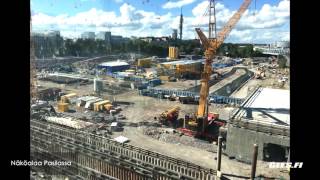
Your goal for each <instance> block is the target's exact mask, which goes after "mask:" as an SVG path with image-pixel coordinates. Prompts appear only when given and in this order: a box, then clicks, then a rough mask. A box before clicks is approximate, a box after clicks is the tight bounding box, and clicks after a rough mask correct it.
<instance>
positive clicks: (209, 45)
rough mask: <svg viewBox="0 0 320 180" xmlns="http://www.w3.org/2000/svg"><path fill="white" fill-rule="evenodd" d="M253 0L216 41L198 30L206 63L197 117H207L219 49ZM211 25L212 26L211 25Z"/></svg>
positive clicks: (235, 16) (246, 0)
mask: <svg viewBox="0 0 320 180" xmlns="http://www.w3.org/2000/svg"><path fill="white" fill-rule="evenodd" d="M251 1H252V0H245V1H244V2H243V3H242V5H241V6H240V8H239V9H238V11H237V12H236V13H235V14H234V15H233V16H232V17H231V18H230V19H229V21H228V22H227V24H226V25H225V26H224V27H223V28H222V30H221V31H220V32H219V33H218V35H217V37H216V39H210V40H209V39H208V38H207V37H206V36H205V35H204V33H203V32H202V31H201V29H200V28H196V29H195V30H196V32H197V34H198V36H199V39H200V41H201V43H202V45H203V47H204V49H205V57H206V63H205V65H204V70H203V73H202V77H201V89H200V99H199V106H198V112H197V117H198V118H200V117H202V118H203V117H205V114H206V108H207V104H208V103H207V98H208V91H209V84H208V82H209V79H210V75H211V72H212V59H213V58H214V56H215V55H216V51H217V49H218V48H219V47H220V45H221V44H222V43H223V42H224V40H225V39H226V38H227V36H228V35H229V33H230V32H231V30H232V29H233V28H234V27H235V25H236V23H237V22H238V21H239V20H240V18H241V16H242V15H243V13H244V12H245V11H246V10H247V9H248V7H249V5H250V3H251ZM209 25H210V24H209Z"/></svg>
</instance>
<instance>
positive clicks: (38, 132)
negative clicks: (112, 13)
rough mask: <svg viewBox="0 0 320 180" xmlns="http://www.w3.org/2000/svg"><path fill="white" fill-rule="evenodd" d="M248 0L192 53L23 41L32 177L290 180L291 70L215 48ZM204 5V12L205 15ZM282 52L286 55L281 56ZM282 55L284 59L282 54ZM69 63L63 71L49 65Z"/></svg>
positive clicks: (269, 59) (202, 37) (202, 38)
mask: <svg viewBox="0 0 320 180" xmlns="http://www.w3.org/2000/svg"><path fill="white" fill-rule="evenodd" d="M250 3H251V0H244V2H243V3H242V4H241V6H240V8H239V9H238V10H237V12H235V14H234V15H233V16H232V17H231V19H229V21H228V22H227V24H225V25H224V26H223V28H222V30H221V31H219V32H216V27H215V16H214V13H215V6H214V4H215V2H214V1H213V0H211V1H210V4H209V13H210V15H209V17H214V18H212V19H211V18H210V21H209V33H208V35H209V36H208V37H207V36H206V35H205V34H204V33H203V31H202V30H201V29H200V28H196V29H195V32H196V33H197V35H198V36H199V39H200V41H201V44H202V46H201V48H203V49H204V52H205V53H204V56H203V57H202V58H200V59H197V60H190V59H187V58H183V57H182V58H180V56H179V49H178V47H169V49H168V58H159V57H156V56H152V57H141V58H140V57H139V58H136V57H133V56H132V55H130V54H121V55H106V56H102V57H94V58H73V59H69V60H67V59H55V60H54V61H45V60H39V59H36V58H35V55H34V52H33V49H34V45H33V43H32V42H33V40H32V39H31V41H30V46H31V54H30V61H31V65H30V67H31V87H30V92H31V108H30V111H31V112H30V113H31V116H30V117H31V118H30V131H31V133H30V134H31V137H30V142H31V159H32V160H44V159H45V160H61V161H62V160H64V161H70V162H72V165H71V166H68V167H60V166H48V167H44V168H41V167H31V174H30V178H33V179H54V178H56V179H59V178H60V179H65V178H68V179H92V180H93V179H94V180H95V179H97V180H98V179H121V180H122V179H132V180H133V179H159V180H160V179H168V180H169V179H190V180H191V179H199V180H214V179H259V178H260V179H290V176H289V171H290V170H288V169H272V168H269V164H268V163H269V162H289V161H290V90H289V89H290V70H289V67H286V68H280V67H279V66H278V64H277V57H278V56H279V55H282V54H276V55H274V54H271V55H269V56H266V57H262V58H255V57H253V58H241V57H239V58H231V57H228V56H218V55H216V52H217V49H218V48H219V47H220V46H221V45H222V44H223V43H224V40H225V39H226V37H227V36H228V35H229V33H230V32H231V31H232V29H233V28H234V26H235V25H236V23H237V22H238V21H239V20H240V18H241V16H242V15H243V13H244V12H245V11H246V10H247V8H248V6H249V5H250ZM211 13H212V14H211ZM285 57H289V54H285ZM288 61H289V60H288ZM57 66H59V67H61V66H68V67H70V71H69V72H67V71H60V70H57V68H56V67H57Z"/></svg>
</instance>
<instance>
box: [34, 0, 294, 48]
mask: <svg viewBox="0 0 320 180" xmlns="http://www.w3.org/2000/svg"><path fill="white" fill-rule="evenodd" d="M215 2H216V19H217V31H220V30H221V28H222V27H223V25H225V24H226V23H227V21H228V20H229V19H230V17H231V16H232V15H233V13H235V12H236V11H237V10H238V8H239V7H240V6H241V4H242V2H243V0H216V1H215ZM30 3H31V14H32V28H33V31H44V30H59V31H60V32H61V35H62V36H65V37H70V38H77V37H80V34H81V33H82V32H85V31H92V32H96V33H98V32H100V31H111V33H112V34H113V35H122V36H124V37H131V36H136V37H145V36H156V37H158V36H170V35H171V34H172V30H173V29H178V27H179V19H180V13H181V8H182V14H183V17H184V23H183V39H194V38H197V34H196V32H195V28H196V27H200V28H201V29H202V30H203V31H204V32H205V34H206V32H207V31H208V22H209V19H208V16H204V14H205V12H206V9H207V7H208V5H209V1H208V0H46V1H44V0H31V1H30ZM289 38H290V1H289V0H252V2H251V4H250V6H249V8H248V9H247V11H246V12H245V13H244V15H243V16H242V17H241V19H240V21H239V22H238V23H237V25H236V26H235V28H234V29H233V30H232V31H231V33H230V34H229V36H228V38H227V39H226V40H225V42H231V43H272V42H275V41H279V40H289Z"/></svg>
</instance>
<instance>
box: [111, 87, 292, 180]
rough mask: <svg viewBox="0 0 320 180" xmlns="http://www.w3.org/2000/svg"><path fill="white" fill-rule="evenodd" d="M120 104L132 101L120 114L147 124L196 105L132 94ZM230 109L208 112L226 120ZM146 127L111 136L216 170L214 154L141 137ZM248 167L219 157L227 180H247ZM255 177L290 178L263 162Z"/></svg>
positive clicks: (215, 108) (129, 128) (213, 108)
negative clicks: (177, 108)
mask: <svg viewBox="0 0 320 180" xmlns="http://www.w3.org/2000/svg"><path fill="white" fill-rule="evenodd" d="M117 99H118V100H119V101H127V102H133V103H134V104H133V105H131V106H128V107H127V108H125V109H124V110H123V111H122V112H121V114H123V115H125V116H126V117H127V121H129V122H135V123H137V122H141V121H150V122H153V121H154V120H153V117H154V116H158V115H160V113H161V112H163V111H164V110H166V109H168V108H170V107H172V106H174V105H179V106H180V107H181V109H182V110H181V113H180V117H181V116H183V115H184V114H185V113H189V112H195V111H196V108H197V105H185V104H180V103H179V102H175V101H168V100H160V99H156V98H151V97H145V96H139V95H137V94H135V93H134V92H131V93H125V94H122V95H119V96H117ZM232 109H233V108H231V107H227V108H226V107H224V106H219V105H212V106H210V111H215V112H218V113H220V116H222V117H225V118H227V117H228V115H229V113H230V111H231V110H232ZM144 128H145V127H143V126H140V127H132V126H125V127H124V131H122V132H117V133H114V134H113V137H117V136H119V135H123V136H125V137H127V138H129V139H130V142H129V144H132V145H135V146H139V147H142V148H145V149H148V150H152V151H156V152H159V153H162V154H165V155H169V156H172V157H176V158H181V159H183V160H187V161H190V162H192V163H195V164H198V165H201V166H205V167H209V168H213V169H215V168H216V163H217V162H216V160H215V157H216V153H213V152H209V151H206V150H204V149H201V148H200V147H192V146H189V145H184V144H182V143H175V144H173V143H167V142H163V141H160V140H157V139H154V138H152V137H150V136H147V135H144V134H143V130H144ZM212 148H213V151H215V149H216V148H217V146H216V145H215V144H212ZM250 168H251V165H249V164H245V163H241V162H238V161H236V160H231V159H229V158H228V157H227V156H224V155H223V156H222V171H223V172H224V173H226V174H228V175H229V176H228V177H229V178H230V179H247V178H249V177H250ZM256 174H257V175H263V176H265V177H275V178H280V177H284V178H285V179H289V176H288V174H287V173H284V172H280V170H279V169H276V170H275V169H270V168H268V164H267V163H266V162H262V161H258V167H257V173H256Z"/></svg>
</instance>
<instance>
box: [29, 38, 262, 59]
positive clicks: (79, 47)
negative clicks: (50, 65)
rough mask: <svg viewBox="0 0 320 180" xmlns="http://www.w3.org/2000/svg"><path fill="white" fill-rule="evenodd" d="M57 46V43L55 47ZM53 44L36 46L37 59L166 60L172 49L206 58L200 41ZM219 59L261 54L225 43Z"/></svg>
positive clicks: (246, 47)
mask: <svg viewBox="0 0 320 180" xmlns="http://www.w3.org/2000/svg"><path fill="white" fill-rule="evenodd" d="M56 44H57V43H56ZM56 44H52V43H51V44H50V43H48V45H47V46H46V47H45V48H43V47H42V48H41V47H40V46H39V45H38V46H37V45H36V49H35V51H36V56H37V57H40V58H41V57H42V56H44V54H45V57H48V56H49V57H52V56H60V57H61V56H84V57H92V56H100V55H106V54H118V53H133V52H134V53H140V54H145V55H150V56H159V57H167V56H168V48H169V46H177V47H179V51H180V52H181V53H184V54H194V55H203V54H204V51H203V48H202V47H201V44H200V42H199V40H183V41H179V40H178V41H166V42H163V41H162V42H150V43H149V42H145V41H142V40H140V39H130V40H127V41H123V42H111V43H110V44H108V43H107V42H106V41H104V40H92V39H77V40H76V41H73V40H71V39H66V40H63V42H60V43H58V46H57V45H56ZM217 54H218V55H228V56H230V57H254V56H260V55H261V53H260V52H257V51H253V46H252V45H244V46H240V45H237V44H231V43H225V44H222V45H221V47H220V48H219V49H218V51H217Z"/></svg>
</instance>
